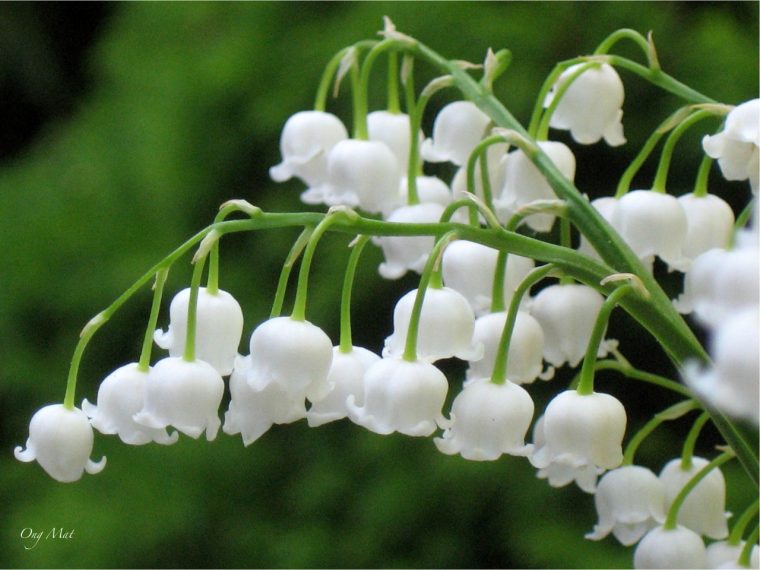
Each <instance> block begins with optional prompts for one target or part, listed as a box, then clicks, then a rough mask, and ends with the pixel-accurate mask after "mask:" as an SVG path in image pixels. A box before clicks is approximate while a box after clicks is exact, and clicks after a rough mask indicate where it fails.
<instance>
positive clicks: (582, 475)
mask: <svg viewBox="0 0 760 570" xmlns="http://www.w3.org/2000/svg"><path fill="white" fill-rule="evenodd" d="M542 419H543V421H542V422H541V426H536V427H535V429H534V442H533V443H534V446H535V447H534V451H533V455H532V456H531V458H530V461H531V463H532V464H533V466H534V467H537V468H538V469H539V471H538V477H539V478H541V479H549V484H550V485H551V486H552V487H563V486H565V485H567V484H568V483H570V482H571V481H573V480H575V482H576V483H577V484H578V486H579V487H580V488H581V489H583V490H584V491H586V492H587V493H593V492H594V490H595V489H596V477H597V475H599V474H601V473H602V472H604V470H606V469H614V468H615V467H618V466H619V465H620V463H621V462H622V461H623V450H622V441H623V435H624V434H625V424H626V415H625V408H624V407H623V404H621V403H620V401H618V400H617V399H616V398H615V397H613V396H610V395H609V394H600V393H597V392H594V393H592V394H588V395H581V394H578V392H576V391H575V390H566V391H565V392H562V393H560V394H559V395H558V396H556V397H555V398H554V399H552V401H551V402H549V405H548V406H547V407H546V411H545V412H544V415H543V418H542Z"/></svg>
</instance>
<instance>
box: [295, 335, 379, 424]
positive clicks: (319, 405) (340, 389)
mask: <svg viewBox="0 0 760 570" xmlns="http://www.w3.org/2000/svg"><path fill="white" fill-rule="evenodd" d="M378 360H380V357H379V356H378V355H377V354H375V353H374V352H372V351H369V350H367V349H366V348H362V347H360V346H354V347H352V348H351V351H350V352H341V351H340V347H338V346H336V347H334V348H333V360H332V366H331V367H330V373H329V374H328V375H327V383H328V385H329V386H330V391H329V392H328V393H327V395H326V396H325V397H324V398H322V399H321V400H318V401H316V402H313V403H312V405H311V408H309V411H308V412H306V420H307V421H308V422H309V426H310V427H317V426H321V425H323V424H326V423H329V422H334V421H336V420H341V419H343V418H346V417H348V408H347V407H346V400H347V399H348V397H349V396H352V397H353V399H354V400H353V401H354V403H355V404H356V405H357V406H363V405H364V374H365V373H366V372H367V370H368V369H369V367H370V366H372V365H373V364H374V363H375V362H377V361H378Z"/></svg>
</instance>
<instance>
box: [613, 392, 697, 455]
mask: <svg viewBox="0 0 760 570" xmlns="http://www.w3.org/2000/svg"><path fill="white" fill-rule="evenodd" d="M698 407H699V404H698V403H697V402H696V401H694V400H683V401H681V402H678V403H677V404H674V405H672V406H670V407H669V408H667V409H666V410H663V411H662V412H660V413H659V414H655V416H654V417H653V418H652V419H651V420H649V421H648V422H647V423H646V424H644V427H642V428H641V429H640V430H639V431H637V432H636V435H634V436H633V437H632V438H631V440H630V441H629V442H628V445H627V446H626V448H625V453H624V454H623V465H633V464H634V462H633V461H634V456H635V455H636V451H637V450H638V448H639V446H640V445H641V443H642V442H643V441H644V440H645V439H646V438H647V437H649V435H650V434H651V433H652V432H653V431H654V430H655V429H656V428H657V427H659V426H660V424H662V423H663V422H666V421H669V420H674V419H677V418H680V417H681V416H682V415H683V414H685V413H687V412H689V411H691V410H695V409H697V408H698Z"/></svg>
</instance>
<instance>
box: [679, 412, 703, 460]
mask: <svg viewBox="0 0 760 570" xmlns="http://www.w3.org/2000/svg"><path fill="white" fill-rule="evenodd" d="M708 421H710V414H708V413H707V412H702V414H700V416H699V417H698V418H697V419H696V420H695V421H694V425H692V426H691V429H690V430H689V434H688V435H687V436H686V440H685V441H684V444H683V451H682V452H681V469H683V470H684V471H685V470H687V469H691V459H692V457H694V447H695V446H696V445H697V438H699V434H700V432H701V431H702V428H703V427H704V426H705V424H706V423H707V422H708Z"/></svg>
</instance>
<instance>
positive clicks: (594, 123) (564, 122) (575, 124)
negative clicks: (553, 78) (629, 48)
mask: <svg viewBox="0 0 760 570" xmlns="http://www.w3.org/2000/svg"><path fill="white" fill-rule="evenodd" d="M582 65H585V64H582V63H581V64H577V65H573V66H570V67H568V68H567V69H566V70H565V71H564V72H562V74H561V75H560V76H559V79H557V83H556V84H555V85H554V87H553V88H552V90H551V91H550V92H549V94H548V95H547V97H546V101H544V107H548V106H549V105H551V103H552V101H553V99H554V96H555V93H556V91H557V90H558V89H559V88H560V87H561V86H562V85H563V84H564V83H565V82H566V81H568V79H569V78H570V76H571V75H573V74H574V73H576V72H577V71H578V69H579V68H580V67H581V66H582ZM624 98H625V91H624V89H623V82H622V81H621V80H620V76H618V74H617V72H616V71H615V68H614V67H612V66H611V65H608V64H606V63H603V64H601V65H599V66H598V67H596V66H593V67H590V68H589V69H587V70H586V71H584V72H582V73H581V74H580V75H579V76H577V77H576V78H575V80H574V81H573V82H572V84H571V85H570V86H569V87H568V88H567V91H565V94H564V96H563V97H562V99H561V100H560V102H559V104H558V105H557V108H556V109H555V110H554V114H553V115H552V117H551V120H550V122H549V126H550V127H553V128H555V129H563V130H569V131H570V134H571V135H572V136H573V139H574V140H575V141H576V142H578V143H580V144H594V143H595V142H598V141H599V139H601V138H602V137H604V140H605V142H606V143H607V144H608V145H610V146H619V145H621V144H624V143H625V137H624V136H623V124H622V122H621V121H622V118H623V110H622V107H623V99H624Z"/></svg>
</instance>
